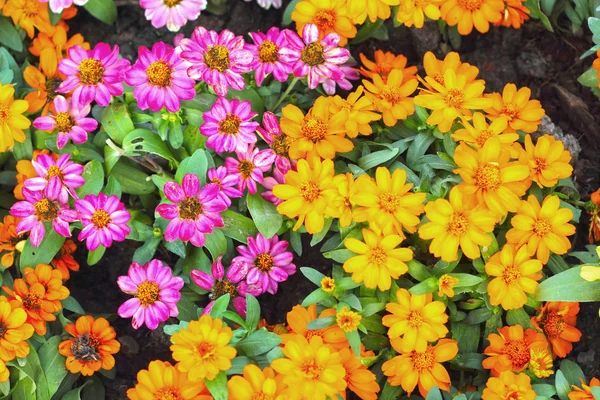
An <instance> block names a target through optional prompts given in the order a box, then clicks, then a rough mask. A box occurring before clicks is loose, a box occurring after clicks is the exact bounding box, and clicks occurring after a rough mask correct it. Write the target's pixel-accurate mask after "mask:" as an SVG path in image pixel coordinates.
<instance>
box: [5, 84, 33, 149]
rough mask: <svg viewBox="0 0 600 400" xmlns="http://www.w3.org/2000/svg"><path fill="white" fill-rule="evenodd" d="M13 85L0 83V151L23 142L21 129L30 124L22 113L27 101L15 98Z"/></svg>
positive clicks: (23, 134)
mask: <svg viewBox="0 0 600 400" xmlns="http://www.w3.org/2000/svg"><path fill="white" fill-rule="evenodd" d="M14 96H15V88H14V87H13V85H3V84H1V83H0V132H1V134H0V152H5V151H6V150H8V149H11V148H12V147H13V146H14V145H15V142H17V143H23V142H24V141H25V133H24V132H23V129H27V128H29V126H31V121H29V119H28V118H27V117H25V116H24V115H22V114H23V113H24V112H25V111H26V110H27V108H28V107H29V103H28V102H27V101H25V100H15V98H14Z"/></svg>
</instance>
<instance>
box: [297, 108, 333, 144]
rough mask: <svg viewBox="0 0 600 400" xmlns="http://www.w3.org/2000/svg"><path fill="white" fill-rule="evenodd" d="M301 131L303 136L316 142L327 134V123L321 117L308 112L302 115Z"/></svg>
mask: <svg viewBox="0 0 600 400" xmlns="http://www.w3.org/2000/svg"><path fill="white" fill-rule="evenodd" d="M302 133H303V134H304V137H306V138H308V139H310V140H311V141H312V142H313V143H317V142H318V141H320V140H323V139H324V138H325V136H326V135H327V124H326V123H325V122H324V121H323V120H322V119H321V118H317V117H315V116H313V115H310V114H309V115H307V116H306V117H304V122H303V123H302Z"/></svg>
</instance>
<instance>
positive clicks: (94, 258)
mask: <svg viewBox="0 0 600 400" xmlns="http://www.w3.org/2000/svg"><path fill="white" fill-rule="evenodd" d="M105 251H106V247H104V246H102V245H99V246H98V247H97V248H96V250H93V251H90V252H88V257H87V263H88V265H96V264H97V263H98V261H100V260H101V259H102V256H103V255H104V252H105Z"/></svg>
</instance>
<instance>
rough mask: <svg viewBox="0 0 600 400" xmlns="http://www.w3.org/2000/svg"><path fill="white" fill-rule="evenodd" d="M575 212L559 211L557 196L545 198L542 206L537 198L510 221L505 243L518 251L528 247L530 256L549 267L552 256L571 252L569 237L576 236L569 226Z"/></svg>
mask: <svg viewBox="0 0 600 400" xmlns="http://www.w3.org/2000/svg"><path fill="white" fill-rule="evenodd" d="M572 219H573V211H571V210H570V209H568V208H561V207H560V199H559V198H558V196H546V198H545V199H544V201H543V202H542V205H541V206H540V202H539V201H538V199H537V198H536V197H535V196H534V195H530V196H529V197H528V198H527V201H525V200H523V201H522V202H521V207H520V208H519V210H518V211H517V214H516V215H515V216H514V217H513V218H512V219H511V221H510V223H511V224H512V226H513V227H512V228H511V229H510V230H509V231H508V232H507V233H506V241H507V242H508V243H514V244H516V245H517V247H520V246H526V247H527V253H528V254H529V255H530V256H533V255H534V254H535V255H536V257H537V259H538V260H540V261H541V262H542V263H544V264H546V263H547V262H548V258H550V252H553V253H554V254H558V255H562V254H566V253H567V251H569V249H570V248H571V242H570V241H569V239H567V236H571V235H573V234H574V233H575V226H574V225H571V224H569V221H571V220H572Z"/></svg>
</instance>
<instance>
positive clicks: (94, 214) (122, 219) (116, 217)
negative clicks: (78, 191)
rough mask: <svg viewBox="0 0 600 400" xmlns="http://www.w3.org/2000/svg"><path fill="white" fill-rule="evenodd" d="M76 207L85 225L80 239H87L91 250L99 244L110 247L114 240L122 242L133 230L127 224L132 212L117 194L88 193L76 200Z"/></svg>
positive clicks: (87, 244)
mask: <svg viewBox="0 0 600 400" xmlns="http://www.w3.org/2000/svg"><path fill="white" fill-rule="evenodd" d="M75 209H76V210H77V212H79V218H80V219H81V224H82V225H83V230H82V231H81V232H79V236H78V239H79V240H80V241H81V240H85V239H87V240H86V242H85V245H86V247H87V248H88V250H90V251H94V250H96V249H97V248H98V246H99V245H102V246H104V247H110V246H111V245H112V242H113V241H115V242H122V241H123V240H125V237H126V236H127V235H129V232H131V229H130V228H129V226H127V222H129V220H130V219H131V214H129V211H127V209H126V208H125V205H124V204H123V203H121V202H120V201H119V198H118V197H117V196H106V195H105V194H104V193H100V194H98V196H96V195H93V194H88V195H87V196H85V198H84V199H82V200H77V201H76V202H75Z"/></svg>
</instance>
